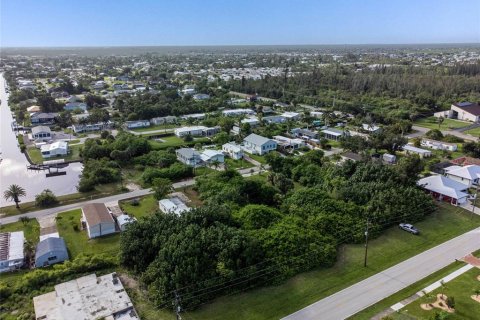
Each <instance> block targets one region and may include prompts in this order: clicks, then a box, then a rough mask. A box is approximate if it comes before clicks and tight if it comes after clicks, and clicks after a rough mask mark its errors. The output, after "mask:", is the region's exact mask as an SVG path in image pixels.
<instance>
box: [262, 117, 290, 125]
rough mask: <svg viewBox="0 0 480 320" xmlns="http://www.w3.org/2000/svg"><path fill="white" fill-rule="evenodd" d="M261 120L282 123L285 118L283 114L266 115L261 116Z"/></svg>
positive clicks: (269, 122) (285, 120)
mask: <svg viewBox="0 0 480 320" xmlns="http://www.w3.org/2000/svg"><path fill="white" fill-rule="evenodd" d="M262 121H263V122H265V123H268V124H272V123H284V122H287V118H285V117H284V116H278V115H277V116H268V117H263V118H262Z"/></svg>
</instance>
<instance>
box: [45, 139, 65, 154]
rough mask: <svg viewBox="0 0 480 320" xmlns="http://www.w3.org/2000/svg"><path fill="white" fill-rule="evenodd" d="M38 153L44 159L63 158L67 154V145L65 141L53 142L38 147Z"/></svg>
mask: <svg viewBox="0 0 480 320" xmlns="http://www.w3.org/2000/svg"><path fill="white" fill-rule="evenodd" d="M40 152H41V153H42V157H44V158H52V157H59V156H65V155H67V154H68V143H67V142H66V141H55V142H54V143H50V144H44V145H42V146H41V147H40Z"/></svg>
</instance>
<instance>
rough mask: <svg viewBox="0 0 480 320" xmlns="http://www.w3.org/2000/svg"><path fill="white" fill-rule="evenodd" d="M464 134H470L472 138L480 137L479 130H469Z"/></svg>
mask: <svg viewBox="0 0 480 320" xmlns="http://www.w3.org/2000/svg"><path fill="white" fill-rule="evenodd" d="M464 133H468V134H471V135H472V136H475V137H480V128H475V129H470V130H467V131H465V132H464Z"/></svg>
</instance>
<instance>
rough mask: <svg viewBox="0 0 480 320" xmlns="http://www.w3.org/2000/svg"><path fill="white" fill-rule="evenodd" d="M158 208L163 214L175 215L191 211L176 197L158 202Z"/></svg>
mask: <svg viewBox="0 0 480 320" xmlns="http://www.w3.org/2000/svg"><path fill="white" fill-rule="evenodd" d="M158 206H159V208H160V210H161V211H162V212H163V213H175V214H176V215H180V214H182V213H183V212H187V211H190V210H191V208H190V207H187V205H186V204H185V203H184V202H183V201H182V200H181V199H180V198H178V197H172V198H169V199H162V200H160V201H158Z"/></svg>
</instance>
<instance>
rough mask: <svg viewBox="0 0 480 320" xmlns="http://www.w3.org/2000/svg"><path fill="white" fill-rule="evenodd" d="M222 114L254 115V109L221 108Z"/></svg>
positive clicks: (229, 115) (231, 115)
mask: <svg viewBox="0 0 480 320" xmlns="http://www.w3.org/2000/svg"><path fill="white" fill-rule="evenodd" d="M222 114H223V115H224V116H227V117H236V116H242V115H254V114H255V111H253V110H252V109H228V110H223V111H222Z"/></svg>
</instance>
